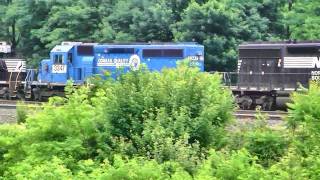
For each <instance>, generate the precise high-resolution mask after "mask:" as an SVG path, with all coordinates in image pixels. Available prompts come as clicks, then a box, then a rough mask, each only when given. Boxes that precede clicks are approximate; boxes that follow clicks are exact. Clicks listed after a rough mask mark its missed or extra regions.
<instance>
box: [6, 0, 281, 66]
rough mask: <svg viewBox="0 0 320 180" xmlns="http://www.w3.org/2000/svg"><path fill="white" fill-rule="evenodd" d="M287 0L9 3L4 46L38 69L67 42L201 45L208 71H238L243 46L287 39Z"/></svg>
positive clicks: (11, 0) (30, 0)
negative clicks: (238, 50) (239, 48)
mask: <svg viewBox="0 0 320 180" xmlns="http://www.w3.org/2000/svg"><path fill="white" fill-rule="evenodd" d="M284 2H285V1H284V0H281V1H270V0H259V1H253V0H250V1H244V0H192V1H191V0H184V1H181V0H180V1H177V0H118V1H114V0H94V1H88V0H64V1H62V0H48V1H42V0H41V1H39V0H28V1H25V0H6V1H1V2H0V22H1V27H0V40H5V41H8V42H10V43H11V44H12V45H13V48H14V49H15V52H16V54H17V55H18V56H25V57H26V58H27V59H28V65H30V66H37V65H38V62H39V61H40V60H41V58H44V57H47V56H48V52H49V51H50V49H51V48H52V47H53V46H54V45H57V44H60V43H61V42H62V41H84V42H135V41H136V42H148V41H162V42H168V41H169V42H170V41H196V42H198V43H201V44H203V45H205V47H206V52H207V53H206V70H210V71H212V70H234V69H235V68H236V61H235V60H236V58H237V53H236V47H237V45H238V44H239V43H241V42H242V41H254V40H267V39H279V37H280V38H281V37H283V34H284V32H283V31H284V30H283V29H284V26H283V22H282V20H283V16H282V14H281V13H280V12H281V10H282V9H283V7H284V4H285V3H284Z"/></svg>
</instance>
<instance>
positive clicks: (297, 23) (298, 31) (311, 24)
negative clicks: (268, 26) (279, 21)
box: [285, 0, 320, 40]
mask: <svg viewBox="0 0 320 180" xmlns="http://www.w3.org/2000/svg"><path fill="white" fill-rule="evenodd" d="M319 6H320V2H319V1H317V0H296V1H295V2H294V4H293V6H292V10H291V11H289V12H286V13H285V15H286V18H285V21H286V23H287V24H288V25H289V27H290V31H291V38H292V39H297V40H317V39H319V38H320V36H319V33H318V31H317V29H319V22H320V17H319V15H320V9H319Z"/></svg>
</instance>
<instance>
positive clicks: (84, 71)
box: [22, 42, 204, 100]
mask: <svg viewBox="0 0 320 180" xmlns="http://www.w3.org/2000/svg"><path fill="white" fill-rule="evenodd" d="M186 58H189V59H190V60H191V61H190V63H192V65H193V66H197V67H199V68H200V69H201V70H203V69H204V47H203V46H202V45H199V44H196V43H158V44H155V43H144V44H138V43H135V44H97V43H81V42H63V43H62V44H61V45H57V46H55V47H54V48H53V49H52V50H51V52H50V58H49V59H44V60H42V61H41V62H40V65H39V69H38V71H36V70H31V69H30V70H27V76H26V80H25V82H23V83H22V84H23V86H24V92H25V97H26V98H32V97H33V98H34V99H35V100H41V99H42V98H45V97H51V96H54V95H62V94H63V90H64V87H65V86H66V84H67V81H68V80H72V81H73V82H74V84H75V85H81V84H83V83H84V82H85V81H86V80H87V79H88V78H89V77H92V76H94V75H103V74H104V73H105V72H106V71H108V72H110V73H111V76H113V77H114V76H116V73H115V72H117V69H119V68H120V69H121V71H122V72H127V71H130V70H136V69H138V68H139V66H140V64H145V65H146V66H147V67H148V69H150V70H151V71H159V70H161V69H162V68H165V67H167V68H174V67H176V65H177V62H178V61H181V60H183V59H186ZM36 74H37V75H36Z"/></svg>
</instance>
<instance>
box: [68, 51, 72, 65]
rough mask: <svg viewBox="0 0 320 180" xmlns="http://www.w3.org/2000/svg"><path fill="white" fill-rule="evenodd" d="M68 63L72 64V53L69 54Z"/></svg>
mask: <svg viewBox="0 0 320 180" xmlns="http://www.w3.org/2000/svg"><path fill="white" fill-rule="evenodd" d="M68 62H69V63H72V53H68Z"/></svg>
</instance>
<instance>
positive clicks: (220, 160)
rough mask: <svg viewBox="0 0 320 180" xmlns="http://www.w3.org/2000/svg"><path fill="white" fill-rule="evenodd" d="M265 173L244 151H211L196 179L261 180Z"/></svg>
mask: <svg viewBox="0 0 320 180" xmlns="http://www.w3.org/2000/svg"><path fill="white" fill-rule="evenodd" d="M264 174H265V171H264V169H263V168H262V166H260V165H259V164H257V163H256V159H255V158H253V157H252V156H251V155H250V154H249V153H248V152H247V151H246V150H244V149H243V150H240V151H234V152H230V153H228V152H216V151H211V154H210V156H209V157H208V160H206V161H205V162H204V163H203V166H202V167H201V168H200V169H199V173H198V175H197V176H196V179H230V180H231V179H261V178H262V177H264Z"/></svg>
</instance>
